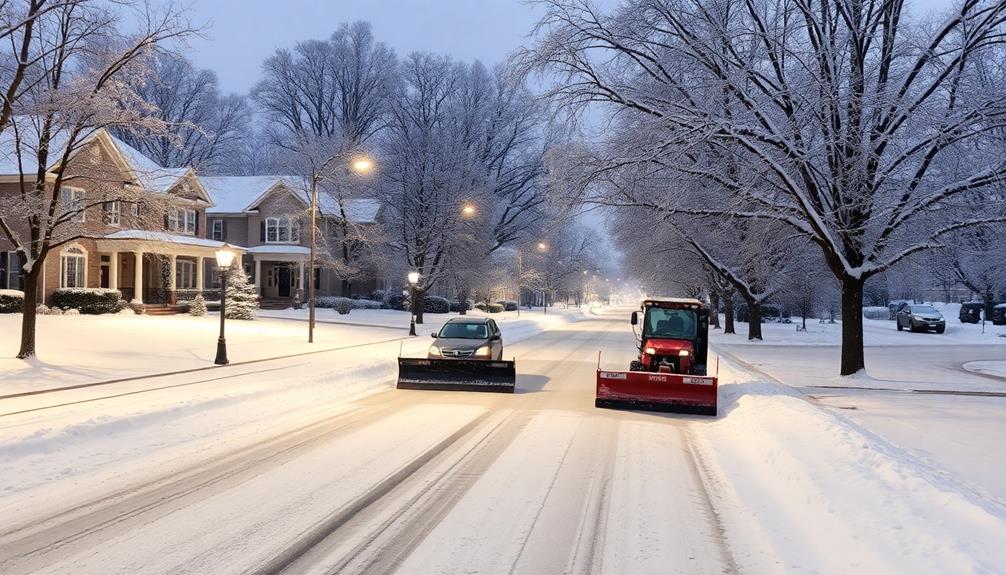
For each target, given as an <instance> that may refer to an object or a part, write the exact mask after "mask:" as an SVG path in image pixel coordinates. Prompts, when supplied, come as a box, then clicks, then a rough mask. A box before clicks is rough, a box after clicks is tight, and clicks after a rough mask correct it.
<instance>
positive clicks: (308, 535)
mask: <svg viewBox="0 0 1006 575" xmlns="http://www.w3.org/2000/svg"><path fill="white" fill-rule="evenodd" d="M491 413H492V412H491V411H486V412H485V413H483V414H482V415H480V416H478V417H476V418H475V419H473V420H471V421H470V422H468V423H467V424H465V425H464V426H462V427H461V428H459V429H458V430H457V431H455V432H454V433H452V434H451V435H450V436H448V437H447V438H446V439H443V440H442V441H440V442H439V443H437V444H436V445H434V446H433V447H431V448H430V449H428V450H426V451H424V452H423V453H421V454H419V455H418V456H417V457H415V458H414V459H412V460H411V461H410V462H409V463H407V464H406V465H405V466H403V467H401V468H400V469H399V470H398V471H396V472H395V473H393V474H391V475H389V476H388V477H386V478H385V479H384V480H383V481H380V482H378V483H377V484H375V485H374V486H373V487H371V488H370V489H368V490H367V491H366V492H364V493H363V494H361V495H360V496H358V497H357V498H356V499H354V500H353V501H352V502H350V503H349V504H348V505H345V506H343V507H342V508H340V509H338V510H337V511H335V512H334V513H333V514H331V515H329V516H328V517H327V518H326V519H324V520H323V521H321V522H320V523H318V524H316V525H315V526H314V527H312V528H311V529H309V530H308V531H307V532H305V533H304V534H303V535H302V536H301V537H299V538H298V539H296V540H295V541H293V542H292V544H290V545H289V546H287V547H286V548H285V549H283V550H282V551H280V552H279V554H278V555H276V557H275V558H273V559H272V560H271V561H269V562H268V563H266V564H265V565H263V566H261V567H258V568H255V569H252V570H249V571H246V573H248V574H249V575H274V574H279V573H283V572H284V571H286V570H287V569H288V568H289V567H291V566H292V565H294V564H295V563H296V562H297V561H298V560H300V558H301V557H303V556H304V555H306V554H307V553H308V552H310V551H311V549H313V548H314V547H316V546H317V545H319V544H320V543H322V542H323V541H324V540H325V539H327V538H328V537H330V536H331V535H332V534H333V533H335V532H336V531H338V530H339V529H340V528H341V527H342V526H343V525H345V524H347V523H348V522H349V521H350V520H351V519H353V518H354V517H355V516H357V515H358V514H359V513H361V512H362V511H364V510H365V509H367V508H368V507H370V506H371V505H373V504H374V503H376V502H378V501H380V500H381V499H382V498H383V497H384V496H386V495H387V494H388V493H390V492H391V491H392V490H393V489H394V488H395V487H397V486H398V485H400V484H401V483H403V482H405V481H406V480H408V479H409V478H410V477H412V476H413V475H415V473H416V472H417V471H419V470H420V469H422V468H423V467H424V466H425V465H427V464H428V463H430V462H431V461H432V460H433V459H434V458H435V457H437V456H438V455H440V454H441V453H443V452H444V451H446V450H447V449H448V448H449V447H451V446H452V445H454V444H456V443H457V442H459V441H461V440H462V439H463V438H464V437H466V436H467V435H469V434H471V433H473V432H474V431H475V430H477V429H478V428H479V426H480V425H481V424H482V423H484V422H485V421H486V419H487V418H488V417H489V416H490V415H491Z"/></svg>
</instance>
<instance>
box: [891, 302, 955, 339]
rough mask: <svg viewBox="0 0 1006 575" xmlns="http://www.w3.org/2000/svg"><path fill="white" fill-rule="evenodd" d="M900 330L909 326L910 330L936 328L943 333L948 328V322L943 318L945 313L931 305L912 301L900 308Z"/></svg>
mask: <svg viewBox="0 0 1006 575" xmlns="http://www.w3.org/2000/svg"><path fill="white" fill-rule="evenodd" d="M897 321H898V331H901V330H903V329H905V328H908V329H909V330H910V331H929V330H931V329H934V330H936V333H943V332H944V331H946V329H947V322H946V320H944V319H943V314H941V313H940V312H939V311H937V309H936V308H934V307H933V306H931V305H928V304H920V303H910V304H906V305H904V306H902V307H901V308H900V309H899V310H898V318H897Z"/></svg>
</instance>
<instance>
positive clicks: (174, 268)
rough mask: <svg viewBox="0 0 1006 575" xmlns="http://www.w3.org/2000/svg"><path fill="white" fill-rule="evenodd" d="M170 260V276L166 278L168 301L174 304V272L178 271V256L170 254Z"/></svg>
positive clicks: (175, 286)
mask: <svg viewBox="0 0 1006 575" xmlns="http://www.w3.org/2000/svg"><path fill="white" fill-rule="evenodd" d="M168 261H170V262H171V277H169V278H168V303H169V304H171V305H174V304H175V290H176V289H177V287H178V286H177V285H176V283H175V282H176V279H175V274H176V273H178V256H176V255H175V254H171V257H170V258H169V260H168Z"/></svg>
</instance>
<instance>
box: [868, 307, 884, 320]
mask: <svg viewBox="0 0 1006 575" xmlns="http://www.w3.org/2000/svg"><path fill="white" fill-rule="evenodd" d="M889 315H890V312H889V311H888V309H887V308H886V307H864V308H863V317H865V318H866V319H887V318H888V316H889Z"/></svg>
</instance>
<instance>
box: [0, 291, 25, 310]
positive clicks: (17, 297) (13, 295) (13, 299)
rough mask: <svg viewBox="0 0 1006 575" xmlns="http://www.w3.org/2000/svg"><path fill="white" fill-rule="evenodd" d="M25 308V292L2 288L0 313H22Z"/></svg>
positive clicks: (0, 292)
mask: <svg viewBox="0 0 1006 575" xmlns="http://www.w3.org/2000/svg"><path fill="white" fill-rule="evenodd" d="M22 310H24V292H23V291H17V290H13V289H0V313H20V312H21V311H22Z"/></svg>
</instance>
